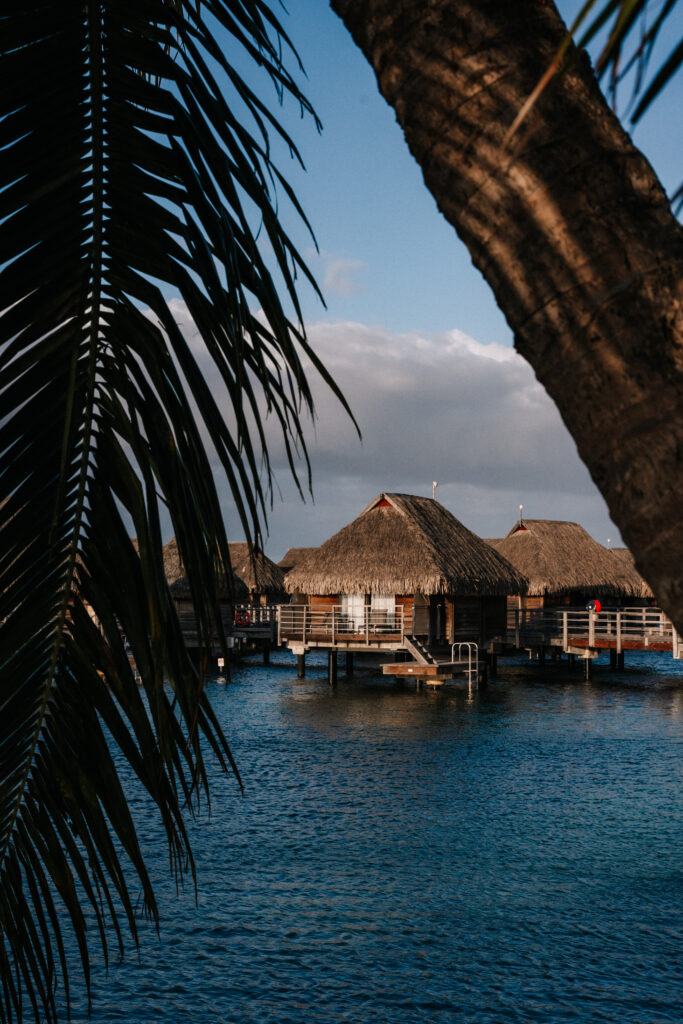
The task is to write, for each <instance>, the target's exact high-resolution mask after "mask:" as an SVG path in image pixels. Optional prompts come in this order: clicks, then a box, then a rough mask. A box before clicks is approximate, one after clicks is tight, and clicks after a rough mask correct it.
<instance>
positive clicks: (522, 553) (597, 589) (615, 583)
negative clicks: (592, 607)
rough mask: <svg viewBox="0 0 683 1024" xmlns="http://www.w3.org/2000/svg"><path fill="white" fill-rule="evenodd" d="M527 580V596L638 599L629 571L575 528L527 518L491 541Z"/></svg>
mask: <svg viewBox="0 0 683 1024" xmlns="http://www.w3.org/2000/svg"><path fill="white" fill-rule="evenodd" d="M489 543H490V544H491V545H492V547H493V548H494V550H496V551H498V552H499V553H500V554H502V555H504V556H505V558H507V559H508V561H509V562H511V563H512V564H513V565H514V566H515V567H516V568H517V569H518V570H519V571H520V572H522V573H524V575H525V576H527V577H528V580H529V594H530V595H531V596H540V595H549V594H555V595H558V596H563V595H566V594H570V593H571V592H572V591H581V592H585V591H590V592H591V594H593V595H594V596H595V597H613V598H617V597H618V598H624V597H636V596H639V594H638V591H639V584H638V581H637V579H636V575H635V573H634V571H633V570H631V569H629V567H628V566H627V565H625V564H624V563H623V562H622V561H620V560H618V559H615V558H612V557H611V555H610V553H609V551H608V550H607V549H606V548H604V547H603V546H602V544H598V542H597V541H596V540H593V538H592V537H591V536H590V534H589V533H587V532H586V530H584V528H583V527H582V526H580V525H579V523H573V522H567V521H564V520H559V519H525V520H524V521H523V522H522V523H519V522H518V523H515V525H514V526H513V527H512V529H511V530H510V531H509V532H508V533H507V535H506V536H505V537H503V539H502V540H497V541H489Z"/></svg>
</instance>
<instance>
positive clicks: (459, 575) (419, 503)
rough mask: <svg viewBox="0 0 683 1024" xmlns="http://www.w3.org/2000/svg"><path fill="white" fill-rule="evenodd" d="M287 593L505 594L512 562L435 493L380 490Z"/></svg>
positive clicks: (292, 575) (511, 583)
mask: <svg viewBox="0 0 683 1024" xmlns="http://www.w3.org/2000/svg"><path fill="white" fill-rule="evenodd" d="M285 585H286V587H287V590H288V591H289V592H290V593H293V592H295V591H299V592H302V593H307V594H321V595H323V594H328V595H329V594H343V593H358V592H360V593H366V594H416V593H423V594H451V595H453V596H473V595H481V596H484V595H491V596H493V595H507V594H519V593H524V592H525V591H526V580H525V579H524V577H523V576H522V575H521V574H520V573H519V572H517V571H516V570H515V569H514V568H513V566H512V565H510V564H509V562H507V561H506V560H505V558H503V557H502V556H500V555H499V554H498V553H497V552H496V551H494V550H493V548H491V547H489V546H488V545H486V544H485V543H484V541H482V540H481V539H480V538H479V537H477V536H476V534H474V533H472V531H471V530H468V529H467V527H465V526H463V524H462V523H461V522H459V520H457V519H456V518H455V516H454V515H453V514H452V513H451V512H449V511H448V509H446V508H444V506H443V505H441V504H440V502H438V501H436V500H435V499H434V498H423V497H419V496H417V495H412V494H394V493H386V492H384V493H382V494H380V495H379V496H378V497H377V498H375V500H374V501H373V502H371V503H370V504H369V505H368V506H367V507H366V508H365V509H364V510H363V511H362V512H361V514H360V515H359V516H358V517H357V519H354V521H353V522H352V523H349V524H348V525H347V526H344V527H343V528H342V529H341V530H339V532H338V533H336V534H335V535H334V536H333V537H330V538H329V540H327V541H325V543H324V544H322V545H321V546H320V547H319V548H317V549H316V550H315V551H313V552H311V554H310V555H309V556H307V558H306V561H305V563H304V564H303V565H299V566H295V567H294V568H293V569H292V570H291V571H290V572H289V573H287V575H286V577H285Z"/></svg>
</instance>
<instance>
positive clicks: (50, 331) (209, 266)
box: [0, 0, 341, 1021]
mask: <svg viewBox="0 0 683 1024" xmlns="http://www.w3.org/2000/svg"><path fill="white" fill-rule="evenodd" d="M218 32H220V33H222V39H223V40H224V41H225V42H221V44H220V45H219V43H218V41H217V33H218ZM0 39H1V40H2V43H1V47H2V49H1V51H0V76H1V79H2V83H3V86H4V87H3V89H2V108H1V114H0V152H1V153H2V159H3V161H4V167H5V171H4V174H3V176H2V181H3V182H4V183H5V186H4V188H3V190H2V192H0V265H1V266H2V267H3V284H4V290H3V303H2V305H3V312H2V315H1V316H0V324H1V327H0V409H2V419H1V420H0V453H1V455H2V458H1V461H0V497H2V498H4V502H3V504H2V506H1V508H0V623H1V625H0V672H1V679H2V690H1V698H0V700H1V704H2V716H1V719H0V766H1V769H2V770H1V772H0V778H1V782H0V878H1V882H2V895H1V897H0V970H1V972H2V978H3V997H2V1000H0V1017H1V1018H2V1019H3V1020H12V1019H20V1018H21V1017H22V1013H23V1012H24V1009H26V1012H29V1013H30V1015H32V1016H33V1017H34V1018H35V1019H36V1020H47V1021H53V1020H55V1019H56V1012H57V1011H56V994H55V993H56V986H57V984H58V981H59V980H60V979H61V982H62V984H63V986H64V990H65V993H66V998H67V1000H68V973H69V969H70V968H69V959H68V957H67V955H66V953H65V942H64V939H63V935H62V930H63V928H64V927H65V926H66V925H65V921H70V926H71V928H72V929H73V932H74V933H75V937H76V942H77V946H78V949H79V954H80V961H81V963H82V967H83V970H84V972H85V977H86V980H87V979H88V977H89V957H90V947H89V942H88V937H87V932H86V925H85V920H86V918H85V912H84V906H88V907H89V908H90V909H89V913H90V914H92V915H93V916H94V920H95V922H96V930H97V933H98V935H99V937H100V942H101V944H102V946H103V948H104V952H105V956H106V955H107V949H108V941H110V939H108V935H109V936H111V935H112V934H113V935H114V936H115V938H116V941H117V944H118V945H119V946H120V947H122V944H123V929H124V926H126V925H127V927H128V929H129V930H130V932H131V933H132V935H133V937H134V938H136V922H135V914H134V897H133V895H132V894H131V890H130V881H128V880H127V879H129V878H130V872H129V870H128V868H129V867H131V866H132V869H133V871H134V873H135V876H136V877H137V880H138V884H139V885H140V886H141V889H142V897H143V903H144V906H145V908H146V910H147V911H148V912H149V913H151V914H152V915H156V905H155V901H154V893H153V891H152V888H151V885H150V882H149V878H148V875H147V872H146V869H145V864H144V861H143V858H142V856H141V852H140V848H139V845H138V841H137V836H136V831H135V824H134V822H133V820H132V818H131V815H130V812H129V809H128V804H127V800H126V795H125V792H124V790H123V787H122V785H121V782H120V780H119V777H118V774H117V771H116V769H115V763H114V756H113V748H118V750H119V751H120V753H121V754H122V755H123V757H124V758H125V760H126V762H127V763H128V765H129V766H130V768H131V769H132V771H133V772H134V773H135V775H136V776H137V778H138V779H139V780H140V782H141V783H142V784H143V785H144V786H145V788H146V790H147V792H148V793H149V795H150V797H151V798H152V799H153V800H154V802H155V804H156V806H157V808H158V810H159V814H160V816H161V820H162V822H163V825H164V828H165V830H166V834H167V837H168V843H169V849H170V853H171V859H172V864H173V867H174V870H175V871H176V873H177V874H178V875H182V874H183V872H185V871H187V870H189V872H190V874H192V872H193V866H192V855H191V850H190V848H189V845H188V839H187V833H186V830H185V825H184V818H183V809H184V808H185V807H192V806H193V805H194V804H195V802H196V800H197V799H198V796H199V794H200V793H201V792H206V784H207V775H206V767H205V762H204V746H205V743H207V742H208V744H209V746H210V747H211V749H212V750H213V752H214V754H215V755H217V757H218V759H219V761H220V763H221V764H222V765H223V766H224V767H227V766H228V765H229V764H231V759H230V752H229V749H228V746H227V743H226V740H225V737H224V736H223V735H222V733H221V730H220V728H219V726H218V724H217V722H216V719H215V717H214V716H213V714H212V711H211V707H210V705H209V703H208V701H207V699H206V697H205V694H204V692H203V688H202V685H201V679H200V678H199V676H198V674H197V671H196V669H195V668H194V667H193V665H192V663H191V661H190V659H189V657H188V654H187V652H186V650H185V648H184V645H183V640H182V635H181V631H180V628H179V624H178V620H177V616H176V614H175V611H174V607H173V603H172V600H171V597H170V594H169V590H168V586H167V584H166V580H165V577H164V573H163V561H162V551H161V548H162V526H161V520H160V505H162V504H163V506H165V508H166V510H167V513H168V515H169V516H170V519H171V522H172V525H173V528H174V531H175V533H176V536H177V537H178V539H179V544H180V549H181V555H182V558H183V562H184V564H185V566H186V570H187V574H188V577H189V581H190V587H191V591H192V594H193V595H194V599H195V605H196V612H197V618H198V624H199V628H200V631H201V634H202V637H203V639H204V641H205V642H208V638H209V636H210V635H211V634H212V632H214V631H218V633H219V636H221V635H222V633H221V630H220V610H219V606H218V583H217V579H218V576H219V574H220V573H221V572H223V573H225V572H226V569H227V567H228V566H229V553H228V547H227V538H226V535H225V530H224V527H223V523H222V519H221V515H220V506H219V500H218V496H217V492H216V486H215V483H214V480H213V476H212V472H211V463H210V452H214V453H215V454H216V456H217V458H218V460H219V462H220V464H221V466H222V470H223V472H224V474H225V477H226V478H227V481H228V484H229V486H230V489H231V491H232V494H233V496H234V499H235V504H236V508H237V512H238V516H239V519H240V521H241V525H242V527H243V529H244V530H245V531H246V532H247V535H248V536H251V537H252V538H253V539H254V540H255V541H257V542H258V540H259V537H260V531H261V524H262V522H263V521H264V517H265V513H266V510H267V504H268V499H269V497H270V492H269V480H270V476H269V463H268V454H267V448H266V447H265V433H264V425H263V413H262V409H266V411H267V412H269V413H271V414H272V415H273V416H274V417H275V418H276V420H277V421H278V422H279V423H280V425H281V428H282V431H283V434H284V437H285V442H286V449H287V452H288V455H289V459H290V464H291V466H292V469H293V470H294V471H296V454H297V453H303V458H304V465H305V466H307V459H306V455H305V444H304V438H303V433H302V425H301V424H302V414H303V412H304V411H306V410H308V411H312V401H311V393H310V389H309V386H308V383H307V381H306V378H305V376H304V373H303V369H302V362H301V355H302V353H303V354H305V355H306V356H307V357H308V358H309V359H311V360H312V362H313V365H314V366H315V367H316V368H317V370H318V371H319V372H320V373H321V374H322V376H323V378H324V379H325V380H326V381H327V383H328V384H329V385H330V386H331V387H333V388H334V384H333V382H332V381H331V379H330V378H329V375H328V374H327V372H326V371H325V369H324V368H323V367H322V366H321V364H320V363H319V361H318V360H317V359H316V357H315V354H314V353H313V352H312V351H311V350H310V348H309V346H308V344H307V341H306V338H305V334H304V331H303V327H302V324H301V315H300V309H299V304H298V299H297V293H296V288H295V284H296V277H297V274H301V275H303V277H304V278H305V279H307V280H308V281H310V282H311V283H313V282H312V280H311V278H310V275H309V273H308V271H307V269H306V267H305V266H304V264H303V262H302V260H301V258H300V256H299V254H298V252H297V250H296V249H295V247H294V245H293V244H292V242H291V240H290V239H289V238H288V236H287V235H286V234H285V232H284V231H283V229H282V228H281V226H280V223H279V221H278V217H277V213H276V202H277V192H278V191H279V192H280V193H281V194H282V193H284V195H285V196H286V197H288V198H289V199H290V200H291V201H292V202H294V206H295V209H296V210H297V211H298V212H299V213H300V212H301V211H300V209H299V207H298V204H296V201H295V199H294V197H293V194H292V193H291V190H290V189H289V188H288V186H287V185H286V182H285V181H284V179H283V178H282V176H281V175H280V173H279V171H278V170H277V168H276V167H275V165H274V163H273V158H272V155H271V140H272V139H273V138H279V139H280V141H281V142H282V143H283V144H284V145H285V146H286V147H287V148H288V149H289V150H290V151H291V152H292V154H294V156H295V157H296V156H297V154H296V149H295V147H294V144H293V143H292V141H291V140H290V139H289V138H288V137H287V136H286V134H285V133H284V132H283V131H282V129H281V128H280V126H279V124H278V122H277V119H276V118H275V117H274V116H273V114H272V113H271V112H270V110H269V108H268V107H267V105H266V104H265V103H264V102H263V101H262V100H261V99H260V98H259V97H258V96H257V95H256V92H255V88H254V86H253V83H252V82H251V80H250V82H249V83H247V82H246V81H245V80H244V79H243V77H241V75H240V74H239V73H238V71H237V70H236V67H237V63H238V62H239V63H240V66H242V65H243V64H244V56H245V55H246V57H247V58H249V59H250V60H251V62H252V63H255V64H258V65H259V67H260V73H261V75H262V76H265V78H266V79H267V80H268V81H269V82H270V83H271V85H273V86H274V87H275V89H276V92H277V93H278V94H280V95H283V94H288V95H289V96H290V97H291V98H293V99H294V100H295V101H296V102H297V103H299V104H300V105H301V108H302V111H303V112H305V113H308V114H311V113H312V111H311V109H310V107H309V105H308V103H307V101H306V100H305V98H304V97H303V96H302V95H301V93H300V92H299V90H298V88H297V86H296V84H295V82H294V80H293V78H292V77H291V76H290V74H289V73H288V72H287V70H286V68H285V67H284V65H283V61H282V56H281V55H282V51H283V48H284V49H287V46H288V40H287V38H286V36H285V35H284V33H283V31H282V29H281V27H280V25H279V23H278V22H277V20H276V19H275V17H274V16H273V14H272V12H271V11H270V9H269V8H268V6H267V5H266V4H265V3H263V2H262V0H206V2H204V3H198V2H197V0H173V2H164V0H134V2H132V0H130V2H128V0H66V2H65V0H7V2H6V3H5V4H3V7H2V12H1V13H0ZM219 77H220V79H221V80H220V81H219ZM226 96H228V98H227V99H226ZM236 111H239V116H238V115H237V114H236ZM268 251H269V252H270V253H271V254H272V259H270V261H269V262H267V261H266V258H265V255H264V254H265V253H266V252H268ZM170 294H179V295H180V296H182V298H183V300H184V301H185V303H186V304H187V308H188V310H189V312H190V314H191V316H192V317H193V319H194V322H195V324H196V325H197V329H198V331H199V334H200V336H201V338H202V341H203V343H204V345H205V346H206V348H207V350H208V352H209V354H210V356H211V358H212V360H213V362H214V364H215V367H216V368H217V371H218V373H219V376H220V379H221V380H222V382H223V387H224V391H225V395H226V396H227V398H228V401H229V403H230V405H231V409H232V421H233V424H234V425H233V426H232V428H230V427H229V426H228V425H227V424H226V421H225V419H224V417H223V416H222V415H221V413H220V411H219V400H218V399H217V397H216V395H215V394H214V393H213V391H212V389H211V388H209V386H208V384H207V382H206V381H205V379H204V378H203V376H202V374H201V372H200V370H199V368H198V365H197V361H196V358H195V355H194V353H193V351H192V349H191V348H190V345H189V343H188V341H187V339H186V338H185V336H184V335H183V333H182V332H181V331H180V330H179V328H178V326H177V325H176V323H175V319H174V316H173V314H172V311H171V309H170V307H169V305H168V302H167V298H166V296H168V295H170ZM280 295H283V296H284V299H281V298H280ZM286 305H288V306H289V307H290V308H291V309H292V310H293V316H294V319H292V317H291V316H289V315H288V314H287V312H286V308H285V307H286ZM259 309H260V310H262V311H263V313H264V315H265V324H266V326H264V319H263V318H262V317H260V316H258V315H257V311H258V310H259ZM335 390H336V389H335ZM337 394H338V392H337ZM340 398H341V396H340ZM194 410H198V412H195V411H194ZM249 424H251V425H252V426H251V429H250V428H249ZM203 436H204V437H205V438H206V439H207V440H206V441H204V440H203V439H202V438H203ZM263 461H265V469H266V472H265V475H263V474H262V468H263V467H262V463H263ZM130 523H132V525H133V530H134V532H135V534H136V536H137V539H138V548H139V553H138V551H137V550H136V548H135V547H134V546H133V544H132V542H131V540H130V538H129V529H128V525H129V524H130ZM124 634H125V636H126V637H127V639H128V642H129V644H130V647H131V649H132V652H133V655H134V658H135V662H136V665H137V668H138V669H139V671H140V673H141V679H142V685H141V686H138V684H137V683H136V680H135V678H134V676H133V673H132V671H131V668H130V665H129V661H128V655H127V651H126V648H125V645H124V640H123V635H124ZM233 768H234V765H233ZM112 929H113V933H112Z"/></svg>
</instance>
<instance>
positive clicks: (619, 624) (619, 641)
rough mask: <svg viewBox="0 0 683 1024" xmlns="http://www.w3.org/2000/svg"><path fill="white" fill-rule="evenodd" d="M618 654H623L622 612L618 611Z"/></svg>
mask: <svg viewBox="0 0 683 1024" xmlns="http://www.w3.org/2000/svg"><path fill="white" fill-rule="evenodd" d="M617 654H621V612H617Z"/></svg>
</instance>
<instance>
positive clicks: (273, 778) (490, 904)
mask: <svg viewBox="0 0 683 1024" xmlns="http://www.w3.org/2000/svg"><path fill="white" fill-rule="evenodd" d="M627 657H628V656H627ZM275 658H277V659H279V661H280V664H273V665H271V666H270V667H268V668H266V667H263V666H261V665H258V664H254V666H251V667H250V666H246V665H244V666H242V667H240V668H239V669H237V670H236V671H235V673H234V678H233V681H232V683H231V684H230V685H229V686H225V685H221V684H220V683H218V682H216V681H213V682H212V683H211V684H210V692H211V697H212V701H213V705H214V707H215V709H216V711H217V713H218V715H219V717H220V719H221V721H222V723H223V725H224V728H225V730H226V731H227V734H228V736H229V737H230V741H231V746H232V750H233V753H234V755H235V757H236V759H237V762H238V764H239V768H240V771H241V773H242V776H243V780H244V787H245V788H244V795H240V791H239V788H238V786H237V785H236V783H235V781H234V779H233V778H230V777H221V776H219V775H218V774H217V775H216V778H215V779H214V785H213V807H212V813H211V815H210V816H209V815H207V814H201V815H200V817H199V819H198V820H197V821H196V823H195V824H194V825H193V826H192V833H193V841H194V848H195V853H196V860H197V868H198V883H199V894H198V902H197V903H195V898H194V892H193V890H192V886H191V885H189V886H187V887H186V891H185V892H181V893H180V894H179V895H177V894H176V891H175V887H174V885H173V884H172V883H171V882H170V881H169V880H168V878H167V863H168V861H167V856H166V850H165V846H164V843H163V842H162V840H161V837H160V830H159V829H158V828H157V826H156V823H155V821H154V820H153V819H151V818H148V819H146V820H143V822H142V824H141V828H140V830H141V835H142V839H143V845H144V847H145V849H146V851H147V853H148V856H149V857H150V858H151V860H152V863H153V866H154V877H155V881H156V885H157V890H158V894H159V898H160V903H161V914H162V924H161V935H160V937H159V938H158V937H157V935H156V933H155V931H154V930H153V929H152V928H151V927H146V926H145V927H143V928H142V949H141V953H140V957H139V958H138V957H137V956H136V954H135V952H134V951H131V952H129V953H128V954H127V956H126V959H125V960H124V961H123V963H121V964H113V965H112V966H111V967H110V970H109V974H108V976H106V975H105V972H104V970H102V969H101V968H100V969H96V970H95V976H94V984H93V997H94V1006H93V1012H92V1016H91V1017H90V1020H91V1021H92V1024H105V1022H106V1024H115V1022H125V1024H158V1022H159V1021H160V1020H162V1019H165V1020H166V1021H168V1022H169V1024H210V1022H220V1024H239V1022H243V1021H244V1022H263V1024H304V1022H306V1024H318V1022H320V1024H336V1022H341V1021H353V1022H361V1024H385V1022H391V1024H394V1022H395V1024H418V1022H419V1024H432V1022H447V1021H448V1022H463V1024H488V1022H491V1024H500V1022H508V1021H510V1022H512V1021H520V1022H531V1021H539V1022H543V1024H556V1022H558V1024H559V1022H564V1021H586V1022H593V1021H609V1022H619V1024H626V1022H638V1024H663V1022H676V1024H680V1022H683V920H682V917H681V912H682V908H683V665H679V664H678V663H676V662H672V660H671V658H670V657H668V658H667V657H665V656H656V655H650V656H648V655H634V656H632V657H631V658H630V667H629V670H628V672H627V674H626V675H625V676H622V677H618V676H616V675H610V672H609V668H608V667H606V666H598V667H597V669H596V671H595V673H594V681H593V682H591V683H585V682H584V681H583V679H582V678H581V675H580V671H579V670H575V671H572V670H571V669H569V667H568V666H566V665H563V666H561V667H560V668H558V667H552V668H547V669H540V667H539V666H538V665H536V664H534V665H529V664H525V663H524V662H523V661H522V660H520V661H518V662H517V663H516V664H514V665H512V666H508V667H505V666H501V675H500V678H499V679H498V680H496V681H495V682H493V683H492V684H490V685H489V687H488V688H487V689H485V690H480V691H479V692H477V691H475V692H474V693H473V694H471V695H468V693H467V689H466V686H465V684H457V685H456V686H449V687H447V688H444V689H443V690H442V691H440V692H435V691H420V692H416V691H415V690H414V689H413V688H411V687H409V686H401V685H396V684H394V683H393V681H389V680H385V679H382V677H381V676H379V675H378V674H377V670H376V669H372V668H367V667H366V668H362V667H361V668H360V669H359V670H358V671H357V674H356V676H355V678H354V679H353V680H352V681H347V680H346V679H345V678H344V675H343V673H342V672H341V671H340V676H339V685H338V687H337V689H336V690H335V691H330V690H329V688H328V686H327V680H326V664H325V663H324V662H323V660H322V659H320V660H319V661H318V663H317V664H315V660H314V659H309V666H308V676H307V678H306V679H304V680H297V679H296V672H295V666H294V661H293V660H291V659H288V658H287V657H286V656H285V655H280V654H278V655H276V656H274V660H275ZM340 668H341V665H340ZM72 997H73V999H72V1019H73V1020H74V1021H76V1022H78V1024H84V1022H85V1021H86V1020H87V1019H88V1017H87V1007H86V1001H85V996H84V992H83V989H82V987H80V986H75V990H74V992H73V993H72Z"/></svg>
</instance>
